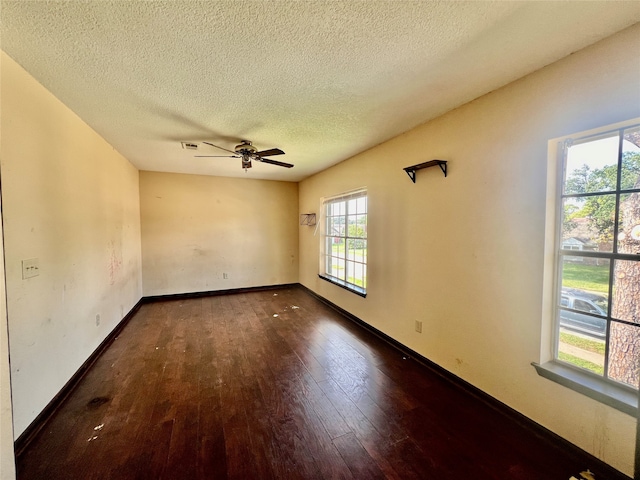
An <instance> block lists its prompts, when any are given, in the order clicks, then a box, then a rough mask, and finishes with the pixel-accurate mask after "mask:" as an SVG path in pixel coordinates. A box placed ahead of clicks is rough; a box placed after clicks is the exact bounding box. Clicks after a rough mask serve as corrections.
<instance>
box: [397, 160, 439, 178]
mask: <svg viewBox="0 0 640 480" xmlns="http://www.w3.org/2000/svg"><path fill="white" fill-rule="evenodd" d="M436 165H438V166H439V167H440V170H442V173H444V176H445V177H446V176H447V161H446V160H429V161H428V162H424V163H419V164H418V165H412V166H410V167H406V168H404V171H405V172H407V175H409V178H410V179H411V181H412V182H413V183H416V170H421V169H423V168H428V167H435V166H436Z"/></svg>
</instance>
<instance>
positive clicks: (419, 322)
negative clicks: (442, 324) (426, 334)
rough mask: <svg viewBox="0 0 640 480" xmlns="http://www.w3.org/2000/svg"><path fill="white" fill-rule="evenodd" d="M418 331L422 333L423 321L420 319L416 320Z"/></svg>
mask: <svg viewBox="0 0 640 480" xmlns="http://www.w3.org/2000/svg"><path fill="white" fill-rule="evenodd" d="M416 332H418V333H422V322H421V321H420V320H416Z"/></svg>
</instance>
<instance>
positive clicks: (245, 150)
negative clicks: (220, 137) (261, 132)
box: [234, 140, 258, 155]
mask: <svg viewBox="0 0 640 480" xmlns="http://www.w3.org/2000/svg"><path fill="white" fill-rule="evenodd" d="M234 150H235V152H236V153H237V154H239V155H252V154H255V153H256V152H257V151H258V149H257V148H256V147H254V146H253V145H251V142H250V141H249V140H242V141H241V142H240V145H236V146H235V148H234Z"/></svg>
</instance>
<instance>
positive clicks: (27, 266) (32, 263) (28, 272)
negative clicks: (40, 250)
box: [22, 258, 40, 280]
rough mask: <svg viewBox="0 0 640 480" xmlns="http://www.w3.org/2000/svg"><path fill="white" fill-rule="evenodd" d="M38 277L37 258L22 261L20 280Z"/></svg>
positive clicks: (38, 264)
mask: <svg viewBox="0 0 640 480" xmlns="http://www.w3.org/2000/svg"><path fill="white" fill-rule="evenodd" d="M38 275H40V261H39V260H38V259H37V258H29V259H28V260H22V279H23V280H26V279H27V278H31V277H37V276H38Z"/></svg>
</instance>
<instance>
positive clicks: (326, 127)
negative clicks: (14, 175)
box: [0, 0, 640, 181]
mask: <svg viewBox="0 0 640 480" xmlns="http://www.w3.org/2000/svg"><path fill="white" fill-rule="evenodd" d="M0 6H1V11H0V15H1V16H0V20H1V22H2V24H1V28H2V30H1V34H2V36H1V39H0V40H1V44H0V45H1V48H2V49H3V50H4V51H5V52H6V53H8V54H9V55H10V56H11V57H12V58H13V59H15V60H16V61H17V62H18V63H19V64H21V65H22V66H23V67H24V68H25V69H26V70H27V71H28V72H30V73H31V75H33V76H34V77H35V78H36V79H38V80H39V81H40V82H41V83H42V84H43V85H44V86H45V87H47V88H48V89H49V90H50V91H51V92H52V93H53V94H54V95H56V96H57V97H58V98H59V99H60V100H61V101H62V102H64V103H65V104H66V105H67V106H69V107H70V108H71V109H72V110H73V111H75V112H76V113H77V114H78V115H79V116H80V117H81V118H82V119H83V120H84V121H85V122H86V123H87V124H89V125H90V126H91V127H93V128H94V129H95V130H96V131H97V132H98V133H99V134H100V135H102V137H104V138H105V139H106V140H107V141H108V142H109V143H110V144H111V145H113V147H115V148H116V149H117V150H118V151H119V152H120V153H121V154H122V155H124V156H125V157H126V158H128V159H129V160H130V161H131V162H132V163H133V164H134V165H136V166H137V167H138V168H140V169H142V170H158V171H170V172H181V173H196V174H206V175H223V176H239V177H246V178H265V179H277V180H289V181H299V180H301V179H303V178H305V177H307V176H309V175H311V174H313V173H315V172H318V171H320V170H322V169H324V168H326V167H328V166H330V165H332V164H335V163H337V162H340V161H342V160H345V159H346V158H349V157H351V156H353V155H354V154H356V153H359V152H361V151H363V150H366V149H368V148H371V147H373V146H375V145H377V144H379V143H381V142H383V141H385V140H387V139H389V138H392V137H394V136H396V135H398V134H399V133H402V132H404V131H407V130H409V129H411V128H413V127H415V126H416V125H418V124H421V123H424V122H425V121H427V120H429V119H431V118H434V117H436V116H438V115H441V114H442V113H444V112H446V111H448V110H451V109H453V108H455V107H457V106H459V105H461V104H464V103H466V102H468V101H470V100H473V99H474V98H477V97H479V96H481V95H483V94H485V93H487V92H489V91H491V90H495V89H496V88H499V87H501V86H503V85H505V84H507V83H509V82H511V81H513V80H515V79H517V78H520V77H522V76H524V75H526V74H528V73H530V72H532V71H535V70H537V69H539V68H541V67H543V66H545V65H548V64H549V63H552V62H554V61H556V60H558V59H560V58H562V57H565V56H567V55H569V54H571V53H572V52H574V51H576V50H579V49H581V48H583V47H585V46H587V45H590V44H592V43H594V42H596V41H598V40H600V39H602V38H604V37H606V36H609V35H611V34H613V33H615V32H617V31H619V30H622V29H623V28H625V27H627V26H630V25H632V24H634V23H636V22H638V21H640V2H637V1H630V2H607V1H587V2H578V1H561V2H553V1H551V2H537V1H532V2H505V1H470V2H464V1H375V0H371V1H355V0H352V1H246V0H233V1H191V0H182V1H180V0H176V1H136V0H125V1H109V0H100V1H84V0H83V1H80V0H76V1H71V2H67V1H34V0H21V1H5V0H1V1H0ZM241 139H248V140H251V141H252V142H253V143H254V145H255V146H256V147H258V149H261V150H262V149H268V148H273V147H278V148H281V149H282V150H284V151H285V152H286V155H284V156H279V157H275V158H274V160H281V161H285V162H290V163H293V164H295V167H294V168H291V169H284V168H281V167H278V166H273V165H266V164H257V163H256V162H254V168H252V169H251V170H249V172H248V173H246V174H245V173H244V172H243V171H242V169H241V166H240V160H238V159H228V158H195V157H194V152H193V151H189V150H184V149H182V147H181V145H180V141H191V142H198V143H199V142H201V141H209V142H213V143H215V144H218V145H220V146H223V147H225V148H231V149H233V146H234V145H235V144H236V143H238V141H239V140H241ZM195 153H198V154H211V155H216V154H220V153H222V154H224V152H220V151H217V150H215V149H214V148H212V147H208V146H206V145H202V144H201V146H200V151H199V152H195ZM425 160H426V159H425Z"/></svg>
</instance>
